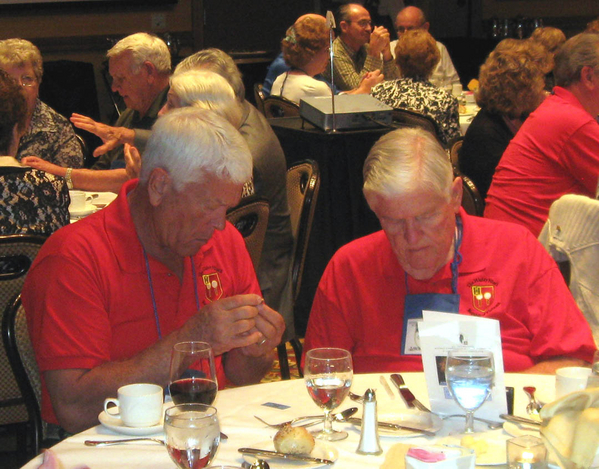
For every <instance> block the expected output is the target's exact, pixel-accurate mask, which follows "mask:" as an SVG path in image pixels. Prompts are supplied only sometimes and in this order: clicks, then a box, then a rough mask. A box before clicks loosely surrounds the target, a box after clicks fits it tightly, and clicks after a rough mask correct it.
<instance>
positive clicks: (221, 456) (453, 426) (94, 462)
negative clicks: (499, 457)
mask: <svg viewBox="0 0 599 469" xmlns="http://www.w3.org/2000/svg"><path fill="white" fill-rule="evenodd" d="M380 376H381V375H380V374H360V375H355V376H354V381H353V383H352V387H351V389H352V391H353V392H355V393H357V394H363V393H364V391H365V390H366V389H367V388H373V389H376V396H377V403H378V414H379V419H381V417H382V416H384V415H385V414H388V413H397V412H401V411H402V410H405V408H406V405H405V403H404V401H403V400H402V398H401V397H400V396H399V394H397V392H396V389H395V388H394V387H393V386H392V385H391V387H392V396H393V398H392V397H391V396H390V395H389V394H388V393H387V392H386V391H385V389H384V388H383V386H382V385H381V383H380V381H379V378H380ZM383 376H385V377H386V378H387V379H388V378H389V375H387V374H384V375H383ZM402 376H403V377H404V378H405V381H406V384H407V385H408V386H409V388H410V389H411V390H412V391H413V392H414V394H415V395H416V397H417V398H418V399H419V400H420V401H422V403H423V404H425V405H428V395H427V392H426V384H425V379H424V374H423V373H402ZM505 384H506V386H513V387H514V388H515V393H514V396H515V397H514V413H515V414H517V415H522V416H526V412H525V407H526V404H527V402H528V401H527V398H526V396H525V394H524V391H523V390H522V387H523V386H531V385H532V386H536V388H537V395H538V398H539V399H540V400H541V401H543V402H550V401H551V400H553V398H554V394H555V377H554V376H550V375H530V374H506V376H505ZM266 403H274V404H282V405H286V406H289V408H286V409H277V408H274V407H270V406H268V405H265V404H266ZM214 405H215V406H216V407H217V409H218V416H219V421H220V426H221V430H222V431H223V432H224V433H226V434H227V436H228V440H226V441H221V444H220V447H219V449H218V452H217V453H216V457H215V458H214V460H213V461H212V464H230V465H234V466H240V465H241V463H242V461H243V458H242V456H241V455H240V454H239V453H238V451H237V449H238V448H240V447H252V446H256V445H258V444H260V443H264V442H267V444H269V443H270V441H269V440H272V438H273V436H274V434H275V433H276V430H275V429H273V428H269V427H266V426H265V425H264V424H262V423H260V422H259V421H258V420H256V419H255V418H254V415H258V416H260V417H262V418H264V419H265V420H266V421H268V422H281V421H286V420H290V419H291V418H293V417H297V416H301V415H315V414H319V413H320V409H319V408H318V407H317V406H316V405H315V404H314V403H313V402H312V400H311V398H310V397H309V395H308V392H307V391H306V388H305V385H304V381H303V380H300V379H296V380H288V381H277V382H274V383H267V384H258V385H253V386H245V387H239V388H233V389H227V390H224V391H220V392H219V393H218V396H217V398H216V401H215V404H214ZM352 406H357V407H358V408H359V411H358V413H357V414H356V415H357V416H361V414H362V408H361V405H360V404H357V403H355V402H353V401H351V400H350V399H349V398H348V399H346V400H345V401H344V402H343V403H342V405H341V406H340V408H339V409H338V410H342V409H345V408H348V407H352ZM498 420H499V419H498ZM463 426H464V421H463V420H462V419H448V420H443V427H442V428H441V430H439V431H438V433H437V436H435V437H423V436H416V437H411V438H406V437H402V438H400V437H397V436H395V435H393V436H387V435H383V433H382V432H380V435H381V436H380V443H381V447H382V449H383V454H382V455H380V456H362V455H359V454H357V453H356V449H357V447H358V443H359V440H360V431H359V428H357V427H355V426H354V425H352V424H350V423H338V422H335V424H334V428H335V429H345V430H346V431H347V432H348V433H349V437H348V438H347V439H345V440H342V441H338V442H331V443H326V445H329V446H333V447H334V448H335V449H336V450H337V452H338V459H337V461H336V463H335V464H334V466H331V467H338V468H343V469H353V468H356V469H357V468H378V467H380V466H381V464H382V463H383V461H384V460H385V454H386V453H387V451H388V450H389V448H390V447H391V446H393V445H394V444H396V443H410V444H432V443H434V442H439V441H441V442H443V443H453V444H457V443H459V441H460V438H461V435H456V433H459V432H460V431H461V430H462V429H463ZM313 428H318V427H313ZM159 436H163V435H160V434H159ZM479 437H484V438H485V440H487V441H488V442H489V443H491V442H493V444H495V445H496V446H497V447H500V448H502V449H503V448H504V447H505V443H504V442H505V440H507V439H509V438H511V436H510V435H508V434H507V433H506V432H505V430H503V429H498V430H487V429H486V427H485V431H484V433H481V434H479V435H478V436H477V438H479ZM119 438H127V436H124V435H121V434H118V433H115V432H113V431H111V430H109V429H107V428H105V427H103V426H102V425H98V426H95V427H93V428H90V429H88V430H86V431H84V432H82V433H79V434H77V435H74V436H72V437H70V438H68V439H66V440H64V441H62V442H60V443H58V444H57V445H56V446H54V447H53V448H52V450H53V451H54V452H55V453H56V454H57V456H58V458H59V460H60V461H61V463H62V467H64V468H67V469H68V468H75V467H80V466H81V465H88V466H89V467H90V468H92V469H95V468H113V467H127V468H136V467H139V468H142V467H143V468H156V469H158V468H173V467H175V465H174V464H173V463H172V462H171V460H170V458H169V456H168V454H167V450H166V448H165V447H164V446H161V445H159V444H155V443H147V442H145V443H144V442H139V443H133V444H123V445H117V446H106V447H87V446H84V444H83V443H84V441H85V440H88V439H100V440H108V439H119ZM272 449H274V448H272ZM503 457H505V452H503ZM41 459H42V458H41V456H38V457H37V458H35V459H33V460H32V461H30V462H29V463H28V464H27V465H25V466H24V467H25V468H27V469H29V468H36V467H37V466H38V465H39V464H40V463H41ZM269 462H270V467H271V468H272V469H277V468H286V467H288V465H289V463H287V462H282V463H281V462H278V461H274V460H273V461H269ZM296 464H297V463H296ZM300 464H301V463H300ZM293 467H317V466H303V465H302V466H297V465H293ZM494 467H495V468H502V467H506V466H505V465H502V464H498V465H497V464H495V465H494Z"/></svg>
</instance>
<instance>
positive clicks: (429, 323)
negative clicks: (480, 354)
mask: <svg viewBox="0 0 599 469" xmlns="http://www.w3.org/2000/svg"><path fill="white" fill-rule="evenodd" d="M418 328H419V336H420V347H421V349H422V363H423V365H424V374H425V377H426V386H427V388H428V398H429V401H430V404H431V410H432V411H433V412H435V413H439V414H443V415H452V414H464V410H463V409H462V408H461V407H460V406H459V405H458V404H457V402H455V400H454V399H453V398H452V397H451V393H450V392H449V389H448V388H447V385H446V384H445V363H446V359H447V353H448V352H449V350H451V349H453V348H456V347H465V346H468V347H474V348H482V349H486V350H490V351H491V352H493V357H494V360H495V383H494V385H493V390H492V392H491V395H490V396H489V398H488V399H487V401H486V402H485V403H484V404H483V405H482V406H481V408H480V409H478V410H477V411H476V414H475V415H476V416H477V417H482V418H487V419H492V420H500V418H499V414H506V413H507V399H506V396H505V384H504V379H503V378H504V372H503V352H502V348H501V335H500V332H499V321H497V320H495V319H488V318H479V317H475V316H467V315H456V314H452V313H440V312H436V311H423V320H422V321H421V322H420V323H419V324H418Z"/></svg>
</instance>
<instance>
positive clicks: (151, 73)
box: [141, 60, 158, 83]
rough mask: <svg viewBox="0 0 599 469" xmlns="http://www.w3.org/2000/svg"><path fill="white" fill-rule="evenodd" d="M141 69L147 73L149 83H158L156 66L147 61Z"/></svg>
mask: <svg viewBox="0 0 599 469" xmlns="http://www.w3.org/2000/svg"><path fill="white" fill-rule="evenodd" d="M141 68H142V70H144V72H145V73H146V76H147V77H148V82H149V83H154V81H156V77H157V75H158V70H157V69H156V67H155V65H154V64H153V63H152V62H149V61H147V60H146V61H145V62H144V63H143V64H142V66H141Z"/></svg>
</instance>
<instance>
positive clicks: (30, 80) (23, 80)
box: [19, 75, 37, 88]
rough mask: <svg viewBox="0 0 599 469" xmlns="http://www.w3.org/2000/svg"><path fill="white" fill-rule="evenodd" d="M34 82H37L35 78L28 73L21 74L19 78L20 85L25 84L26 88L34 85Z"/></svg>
mask: <svg viewBox="0 0 599 469" xmlns="http://www.w3.org/2000/svg"><path fill="white" fill-rule="evenodd" d="M36 83H37V78H35V77H32V76H29V75H23V76H22V77H20V78H19V84H20V85H21V86H25V87H27V88H30V87H32V86H34V85H35V84H36Z"/></svg>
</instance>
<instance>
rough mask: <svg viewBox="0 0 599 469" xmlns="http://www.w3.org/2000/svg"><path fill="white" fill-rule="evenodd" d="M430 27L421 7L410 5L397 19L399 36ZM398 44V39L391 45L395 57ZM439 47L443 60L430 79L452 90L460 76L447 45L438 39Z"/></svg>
mask: <svg viewBox="0 0 599 469" xmlns="http://www.w3.org/2000/svg"><path fill="white" fill-rule="evenodd" d="M429 27H430V23H429V22H428V21H427V20H426V16H425V15H424V12H423V11H422V10H421V9H420V8H417V7H414V6H409V7H406V8H404V9H403V10H401V11H400V12H399V13H398V14H397V18H396V19H395V30H396V31H397V35H398V36H401V35H402V34H403V33H405V32H406V31H410V30H413V29H424V30H426V31H428V29H429ZM396 46H397V41H392V42H391V45H390V47H391V53H392V54H393V57H395V47H396ZM437 48H438V49H439V52H440V53H441V60H439V63H438V64H437V66H436V67H435V70H433V74H432V75H431V77H430V78H429V81H430V82H431V83H432V84H433V85H435V86H437V87H439V88H445V89H447V90H451V89H452V86H453V85H454V84H459V83H460V77H459V76H458V72H457V71H456V69H455V67H454V66H453V62H452V61H451V57H450V56H449V52H447V47H445V46H444V45H443V44H441V43H440V42H439V41H437Z"/></svg>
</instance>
